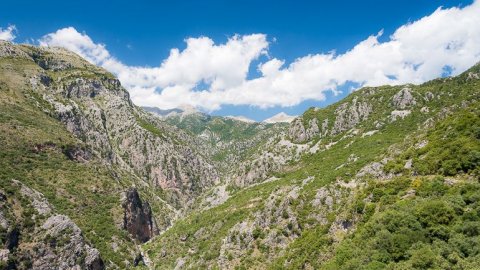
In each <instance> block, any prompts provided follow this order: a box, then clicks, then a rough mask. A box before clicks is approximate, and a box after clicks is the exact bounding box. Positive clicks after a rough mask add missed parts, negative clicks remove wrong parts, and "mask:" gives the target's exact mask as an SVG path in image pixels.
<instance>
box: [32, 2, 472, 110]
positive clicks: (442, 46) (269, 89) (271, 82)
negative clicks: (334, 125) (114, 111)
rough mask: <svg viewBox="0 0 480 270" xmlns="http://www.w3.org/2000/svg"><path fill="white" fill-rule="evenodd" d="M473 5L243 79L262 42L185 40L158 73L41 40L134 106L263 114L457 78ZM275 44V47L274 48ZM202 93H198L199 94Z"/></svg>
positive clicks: (74, 35)
mask: <svg viewBox="0 0 480 270" xmlns="http://www.w3.org/2000/svg"><path fill="white" fill-rule="evenodd" d="M479 25H480V1H475V2H474V3H473V4H471V5H470V6H466V7H464V8H449V9H443V8H439V9H437V10H436V11H435V12H434V13H432V14H431V15H429V16H426V17H424V18H422V19H420V20H418V21H415V22H412V23H409V24H406V25H403V26H401V27H400V28H398V29H397V30H396V31H395V32H394V33H393V34H392V35H391V36H390V37H389V39H388V41H385V42H380V41H379V38H380V37H381V36H382V35H383V32H382V31H381V32H379V33H378V34H377V35H372V36H370V37H368V38H367V39H366V40H364V41H362V42H360V43H359V44H357V45H356V46H354V47H353V48H352V49H351V50H349V51H348V52H346V53H344V54H338V55H337V54H335V53H326V54H325V53H319V54H313V55H307V56H304V57H301V58H298V59H296V60H295V61H294V62H292V63H290V64H289V65H287V66H285V62H284V61H283V60H280V59H276V58H273V59H269V60H268V61H264V62H262V63H260V64H259V65H258V67H257V68H258V71H259V72H260V73H261V75H260V76H259V77H257V78H253V79H248V77H247V75H248V71H249V68H250V66H251V64H252V62H253V61H254V60H258V59H259V57H260V56H261V55H267V56H268V46H269V43H268V41H267V37H266V35H263V34H252V35H244V36H239V35H236V36H233V37H231V38H229V39H228V40H227V42H226V43H224V44H215V43H214V42H213V41H212V40H211V39H210V38H207V37H200V38H188V39H186V45H187V46H186V48H185V49H184V50H179V49H172V50H171V51H170V55H169V57H168V58H167V59H165V60H164V61H163V62H162V64H161V65H160V66H159V67H132V66H127V65H125V64H123V63H121V62H120V61H118V60H117V59H115V58H114V57H112V56H111V55H110V54H109V52H108V51H107V49H106V47H105V45H103V44H98V43H95V42H93V41H92V40H91V39H90V37H88V36H87V35H86V34H82V33H79V32H77V31H76V30H75V29H74V28H71V27H70V28H64V29H60V30H58V31H57V32H55V33H51V34H48V35H46V36H44V37H43V38H42V39H41V40H40V44H41V45H44V46H47V45H48V46H63V47H66V48H68V49H70V50H72V51H74V52H76V53H78V54H80V55H82V56H83V57H85V58H86V59H87V60H89V61H91V62H92V63H95V64H98V65H101V66H103V67H105V68H106V69H107V70H110V71H111V72H113V73H115V74H116V75H117V76H118V77H119V79H120V81H121V82H122V84H123V85H124V86H125V87H126V88H127V89H129V91H130V93H131V96H132V99H133V101H134V102H135V103H137V104H139V105H148V106H158V107H162V108H173V107H178V106H179V105H182V104H189V105H192V106H195V107H200V108H203V109H206V110H216V109H219V108H220V107H221V106H222V105H224V104H233V105H251V106H258V107H262V108H267V107H273V106H294V105H297V104H299V103H300V102H302V101H304V100H307V99H314V100H324V99H325V93H326V92H329V91H333V92H334V93H335V92H336V91H337V89H338V87H339V86H342V85H344V84H345V83H346V82H354V83H357V84H360V85H369V86H377V85H382V84H402V83H421V82H424V81H427V80H430V79H433V78H435V77H438V76H440V75H441V74H442V73H443V72H444V67H445V66H449V67H450V68H451V70H452V75H455V74H458V73H460V72H462V71H464V70H465V69H467V68H468V67H470V66H471V65H473V64H475V63H476V62H478V61H479V60H480V27H479ZM274 42H275V41H274ZM205 85H207V86H206V88H208V89H203V88H201V87H205Z"/></svg>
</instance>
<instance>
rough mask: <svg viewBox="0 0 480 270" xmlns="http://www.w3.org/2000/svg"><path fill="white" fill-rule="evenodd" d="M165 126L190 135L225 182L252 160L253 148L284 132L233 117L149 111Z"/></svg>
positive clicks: (277, 127)
mask: <svg viewBox="0 0 480 270" xmlns="http://www.w3.org/2000/svg"><path fill="white" fill-rule="evenodd" d="M149 111H150V112H153V113H154V114H156V115H159V116H160V117H161V118H162V119H163V120H164V121H165V122H167V123H168V124H170V125H172V126H175V127H178V128H180V129H182V130H183V131H185V132H186V133H188V134H191V135H192V136H193V137H194V138H195V139H196V141H197V145H199V146H200V147H202V148H203V151H202V153H204V154H206V155H207V156H208V157H209V159H210V160H212V162H213V163H215V165H216V167H217V168H219V171H220V173H221V174H222V175H223V178H224V179H225V180H228V179H229V178H231V173H232V171H233V168H235V167H236V166H237V164H238V163H239V162H241V161H245V160H248V159H249V158H250V157H251V154H252V151H251V150H252V149H255V148H256V147H257V146H258V145H260V144H263V143H265V141H266V140H267V139H268V138H270V137H272V136H274V135H275V134H277V133H278V132H280V131H282V130H284V129H285V128H286V125H285V124H283V123H268V124H267V123H258V122H250V121H242V120H239V119H235V118H232V117H221V116H211V115H208V114H205V113H201V112H179V111H178V110H177V111H176V112H174V113H167V114H161V113H159V111H158V110H154V109H150V110H149Z"/></svg>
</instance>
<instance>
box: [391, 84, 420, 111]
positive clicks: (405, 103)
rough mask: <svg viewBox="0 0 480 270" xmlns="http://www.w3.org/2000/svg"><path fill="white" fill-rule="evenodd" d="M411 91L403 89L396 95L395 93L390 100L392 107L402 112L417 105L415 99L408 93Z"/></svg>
mask: <svg viewBox="0 0 480 270" xmlns="http://www.w3.org/2000/svg"><path fill="white" fill-rule="evenodd" d="M411 90H412V89H410V88H408V87H405V88H403V89H402V90H400V91H399V92H398V93H396V94H395V95H394V96H393V98H392V105H393V106H395V108H397V109H400V110H403V109H405V108H408V107H411V106H414V105H415V104H417V102H416V101H415V98H414V97H413V95H412V93H411V92H410V91H411Z"/></svg>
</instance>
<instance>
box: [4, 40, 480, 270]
mask: <svg viewBox="0 0 480 270" xmlns="http://www.w3.org/2000/svg"><path fill="white" fill-rule="evenodd" d="M479 97H480V65H475V66H473V67H472V68H470V69H469V70H467V71H466V72H464V73H462V74H460V75H459V76H457V77H449V78H440V79H436V80H432V81H430V82H426V83H424V84H420V85H400V86H381V87H365V88H362V89H360V90H357V91H355V92H353V93H351V94H350V95H349V96H347V97H346V98H345V99H343V100H341V101H339V102H337V103H335V104H332V105H330V106H328V107H325V108H310V109H308V110H307V111H306V112H305V113H303V114H302V115H301V116H298V117H296V118H294V120H293V121H291V122H290V123H275V124H269V123H258V122H255V123H250V122H245V121H238V120H235V119H231V118H227V117H218V116H210V115H207V114H203V113H201V112H197V111H194V110H191V109H188V108H181V109H179V110H172V111H161V110H156V109H155V108H140V107H137V106H135V105H134V104H133V103H132V101H131V100H130V98H129V94H128V92H127V91H126V90H125V89H124V88H123V87H122V86H121V84H120V82H119V81H118V80H117V79H116V78H115V77H114V76H113V75H112V74H110V73H108V72H107V71H105V70H104V69H101V68H99V67H96V66H94V65H92V64H90V63H88V62H87V61H85V60H84V59H82V58H81V57H79V56H78V55H76V54H74V53H72V52H70V51H67V50H65V49H60V48H48V47H35V46H30V45H14V44H12V43H8V42H0V130H1V132H0V168H1V169H0V236H1V237H0V241H1V245H2V246H1V247H0V266H1V268H2V269H52V268H53V269H72V268H73V269H127V268H133V267H139V268H144V269H145V268H147V269H475V268H477V266H478V264H479V263H480V252H479V246H480V245H479V243H480V230H479V228H480V199H479V198H480V193H479V190H480V169H479V168H480V101H479ZM185 112H187V113H185ZM281 116H282V117H277V118H278V119H282V118H283V119H287V118H288V117H285V116H284V115H281Z"/></svg>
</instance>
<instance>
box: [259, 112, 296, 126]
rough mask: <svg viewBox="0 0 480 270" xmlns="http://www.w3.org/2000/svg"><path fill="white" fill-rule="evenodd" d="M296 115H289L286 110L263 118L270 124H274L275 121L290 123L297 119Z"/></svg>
mask: <svg viewBox="0 0 480 270" xmlns="http://www.w3.org/2000/svg"><path fill="white" fill-rule="evenodd" d="M295 117H296V116H292V115H288V114H286V113H284V112H281V113H277V114H275V115H274V116H272V117H270V118H267V119H265V120H263V122H265V123H268V124H273V123H290V122H292V121H293V119H295Z"/></svg>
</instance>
